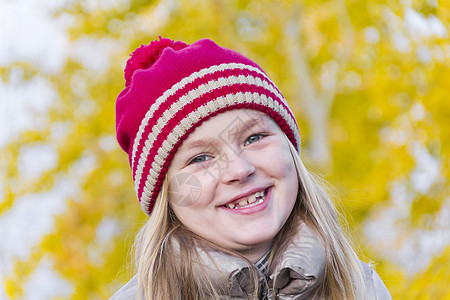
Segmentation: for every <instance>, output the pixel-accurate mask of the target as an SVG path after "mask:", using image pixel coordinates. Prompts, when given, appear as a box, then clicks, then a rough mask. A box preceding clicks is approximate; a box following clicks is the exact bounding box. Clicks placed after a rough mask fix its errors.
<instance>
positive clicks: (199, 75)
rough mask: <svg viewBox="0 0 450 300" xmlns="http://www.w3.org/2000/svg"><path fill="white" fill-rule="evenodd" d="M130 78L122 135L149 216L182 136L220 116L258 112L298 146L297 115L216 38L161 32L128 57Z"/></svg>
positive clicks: (256, 70)
mask: <svg viewBox="0 0 450 300" xmlns="http://www.w3.org/2000/svg"><path fill="white" fill-rule="evenodd" d="M137 70H140V71H139V72H136V71H137ZM125 79H126V87H125V89H124V90H122V92H121V93H120V94H119V96H118V97H117V101H116V134H117V140H118V142H119V144H120V146H121V147H122V149H123V150H124V151H125V152H127V153H128V156H129V162H130V166H131V169H132V174H133V181H134V184H135V191H136V194H137V197H138V199H139V202H140V204H141V207H142V210H143V211H144V212H145V213H146V214H148V215H150V214H151V213H152V210H153V207H154V205H155V201H156V199H157V196H158V194H159V192H160V191H161V186H162V183H163V181H164V178H165V177H166V173H167V171H168V169H169V167H170V163H171V161H172V158H173V157H174V155H175V154H176V151H177V149H178V148H179V147H180V145H181V144H182V143H183V140H185V139H186V138H187V137H188V136H189V134H190V133H191V132H193V131H194V130H195V128H196V127H197V126H200V125H201V124H202V122H203V121H205V120H207V119H209V118H211V117H213V116H215V115H216V114H218V113H222V112H225V111H230V110H234V109H253V110H258V111H261V112H263V113H265V114H267V115H268V116H270V117H271V118H272V119H273V120H274V121H275V122H277V124H278V125H279V126H280V128H281V129H282V130H283V131H284V132H285V134H286V136H287V137H288V138H289V140H290V141H291V142H292V144H293V145H294V146H295V147H296V148H297V149H298V150H299V151H300V133H299V131H298V127H297V122H296V121H295V117H294V114H293V112H292V111H291V109H290V108H289V105H288V103H287V101H286V99H284V97H283V95H282V94H281V92H280V91H279V90H278V88H277V87H276V86H275V84H274V83H273V82H272V81H271V80H270V78H269V77H268V76H267V74H266V73H265V72H264V71H263V70H262V69H261V68H260V67H259V66H258V65H257V64H256V63H254V62H253V61H251V60H250V59H248V58H247V57H245V56H243V55H241V54H240V53H238V52H236V51H233V50H230V49H227V48H223V47H220V46H218V45H217V44H216V43H214V42H213V41H211V40H208V39H203V40H199V41H197V42H195V43H193V44H191V45H186V44H185V43H183V42H174V41H172V40H170V39H166V38H161V37H160V39H159V40H156V41H153V42H151V43H150V44H149V45H143V46H141V47H139V48H138V49H136V50H135V51H134V52H133V53H132V54H131V57H130V59H129V60H128V62H127V65H126V68H125Z"/></svg>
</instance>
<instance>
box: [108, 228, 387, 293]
mask: <svg viewBox="0 0 450 300" xmlns="http://www.w3.org/2000/svg"><path fill="white" fill-rule="evenodd" d="M208 254H209V255H207V254H206V253H203V252H200V256H201V258H202V259H203V263H204V265H206V267H207V269H209V270H210V276H211V277H210V278H211V280H212V282H213V283H214V285H215V286H216V287H217V288H218V291H219V292H222V293H223V298H224V299H251V297H252V295H253V291H254V286H253V283H252V282H251V280H250V276H249V272H250V270H249V268H248V266H247V264H246V263H245V262H244V261H242V260H241V259H239V258H236V257H232V256H229V255H226V254H223V253H222V252H218V251H217V252H215V251H213V252H208ZM212 260H213V261H214V263H215V265H214V264H213V263H212ZM216 266H217V267H216ZM359 266H360V270H361V273H362V274H363V277H364V284H365V294H366V299H370V300H371V299H377V300H385V299H391V296H390V294H389V292H388V290H387V289H386V287H385V285H384V284H383V282H382V281H381V279H380V277H379V276H378V274H377V273H376V272H375V271H374V270H373V269H371V268H370V267H369V266H368V265H367V264H365V263H363V262H360V263H359ZM324 268H325V250H324V248H323V244H322V242H321V241H320V240H319V238H318V237H317V236H316V235H315V234H314V233H313V232H312V231H311V230H310V229H309V228H308V227H307V226H306V225H305V224H302V225H301V226H300V228H299V232H298V234H297V236H296V238H295V239H294V240H293V241H292V243H291V244H290V245H289V247H288V248H287V249H286V252H285V253H284V255H283V257H282V259H281V261H280V265H279V267H278V268H276V269H277V270H279V272H278V273H277V274H276V277H277V280H276V282H275V283H274V281H273V280H274V278H275V275H274V274H272V275H270V276H268V277H267V279H266V280H267V282H268V285H269V287H270V289H269V291H266V292H265V293H264V294H263V295H260V297H259V298H260V299H273V296H272V295H273V294H275V299H280V300H281V299H295V300H301V299H311V298H312V296H313V292H314V290H315V288H316V287H317V286H318V285H319V284H320V282H321V280H322V278H323V276H324ZM217 269H219V270H220V272H219V271H218V270H217ZM222 274H229V276H228V278H227V277H226V276H223V275H222ZM260 276H261V280H262V279H263V275H262V274H260ZM273 291H275V293H273ZM136 295H137V279H136V276H135V277H133V279H131V280H130V281H129V282H128V283H127V284H126V285H125V286H123V287H122V288H121V289H120V290H119V291H117V292H116V293H115V294H114V295H113V296H112V298H111V299H113V300H118V299H120V300H128V299H137V297H136Z"/></svg>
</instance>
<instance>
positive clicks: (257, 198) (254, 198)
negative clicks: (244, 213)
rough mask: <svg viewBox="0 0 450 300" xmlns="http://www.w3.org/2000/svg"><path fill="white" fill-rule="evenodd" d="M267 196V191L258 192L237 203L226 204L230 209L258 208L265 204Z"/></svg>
mask: <svg viewBox="0 0 450 300" xmlns="http://www.w3.org/2000/svg"><path fill="white" fill-rule="evenodd" d="M266 196H267V189H265V190H263V191H260V192H256V193H254V194H252V195H250V196H247V197H244V198H241V199H238V200H236V201H235V202H232V203H229V204H226V205H225V207H227V208H230V209H243V208H249V207H253V206H256V205H258V204H261V203H263V202H264V200H265V199H266Z"/></svg>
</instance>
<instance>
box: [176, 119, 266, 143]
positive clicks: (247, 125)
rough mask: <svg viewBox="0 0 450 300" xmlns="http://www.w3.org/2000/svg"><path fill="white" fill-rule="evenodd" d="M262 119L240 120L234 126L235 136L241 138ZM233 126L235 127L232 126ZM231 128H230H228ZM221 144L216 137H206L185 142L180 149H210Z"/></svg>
mask: <svg viewBox="0 0 450 300" xmlns="http://www.w3.org/2000/svg"><path fill="white" fill-rule="evenodd" d="M259 121H260V119H250V120H247V121H245V122H240V123H239V124H238V125H236V126H235V127H234V128H237V129H236V130H235V131H234V133H235V134H234V136H236V137H238V138H241V136H242V134H243V133H244V132H245V131H247V130H250V129H252V128H253V127H255V126H256V125H257V124H259V123H260V122H259ZM232 128H233V127H232ZM228 130H230V129H228ZM218 145H219V142H218V141H217V140H216V139H215V138H204V139H201V140H195V141H192V142H188V143H183V144H182V145H181V147H180V149H183V150H192V149H199V148H200V149H208V148H210V147H212V148H217V147H218Z"/></svg>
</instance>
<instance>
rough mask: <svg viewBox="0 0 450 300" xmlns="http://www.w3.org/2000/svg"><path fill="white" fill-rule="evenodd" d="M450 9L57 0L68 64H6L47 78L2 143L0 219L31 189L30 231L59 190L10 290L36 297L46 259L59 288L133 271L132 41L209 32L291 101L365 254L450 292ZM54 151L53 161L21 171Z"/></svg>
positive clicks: (403, 286)
mask: <svg viewBox="0 0 450 300" xmlns="http://www.w3.org/2000/svg"><path fill="white" fill-rule="evenodd" d="M449 17H450V3H449V2H446V1H436V0H423V1H421V0H419V1H407V0H404V1H375V0H368V1H361V0H336V1H330V0H318V1H311V0H303V1H288V0H278V1H269V0H260V1H256V0H255V1H250V0H248V1H244V0H229V1H225V0H211V1H207V0H190V1H181V0H160V1H142V0H129V1H128V0H116V1H113V0H111V1H100V0H98V1H94V0H90V1H81V0H71V1H66V4H65V5H64V7H63V8H58V9H57V10H55V11H54V12H53V15H52V18H55V19H61V18H64V19H65V20H66V21H67V20H68V21H67V22H66V23H67V24H69V25H67V34H68V36H69V50H68V52H69V53H70V55H67V57H66V58H65V61H64V63H63V66H62V67H61V69H60V70H58V72H44V71H42V70H40V69H39V67H37V66H36V64H33V63H32V62H29V61H26V60H23V61H14V62H11V63H9V64H6V65H2V66H1V67H0V74H1V79H2V84H4V85H6V84H14V85H15V87H16V88H18V89H20V87H21V86H23V85H26V84H28V83H30V82H32V81H33V80H36V78H38V79H39V80H41V81H44V82H45V83H46V84H48V85H50V86H51V88H52V91H53V94H51V95H49V96H48V98H49V100H48V101H50V105H49V108H48V109H47V110H45V111H38V112H35V114H34V118H36V119H35V120H36V121H35V124H36V126H34V128H33V129H27V130H25V131H22V132H21V133H20V134H19V135H17V136H16V137H14V138H13V139H10V140H9V141H8V143H7V144H6V145H3V146H2V149H1V156H0V159H1V169H0V176H1V178H2V184H1V186H0V191H1V192H2V198H1V200H0V221H1V220H2V218H3V219H5V218H8V216H9V214H10V212H11V211H12V210H13V209H14V208H15V207H16V206H19V205H21V203H22V202H25V201H31V202H32V203H33V204H32V206H31V207H33V208H32V209H30V210H29V211H28V214H26V215H23V216H21V220H22V221H23V222H26V224H28V225H29V227H30V230H31V231H32V229H33V219H35V218H39V214H38V212H39V211H40V209H39V206H40V205H41V202H42V201H41V200H42V199H45V198H46V197H48V195H50V194H51V193H53V194H55V193H56V194H58V193H59V195H63V196H60V198H61V199H60V200H59V201H60V202H61V203H62V204H61V207H60V210H59V212H58V213H57V214H56V215H55V216H54V217H53V218H52V219H53V221H52V222H53V223H52V224H51V226H50V228H51V232H48V233H46V234H45V235H43V236H42V237H41V238H40V239H39V240H38V241H35V242H34V244H33V245H32V247H31V251H30V253H29V255H25V256H24V255H22V256H20V255H17V256H14V255H12V256H10V257H6V256H3V257H1V259H2V260H5V259H8V260H11V259H12V261H9V265H10V267H5V266H4V267H0V274H1V273H3V275H2V276H3V283H2V284H3V289H4V294H5V295H6V297H9V298H11V299H22V298H27V296H26V295H29V294H30V293H29V292H27V290H26V289H27V282H28V281H29V280H30V278H31V277H32V276H33V274H34V273H35V272H36V270H37V269H38V268H40V266H41V265H42V264H45V265H47V266H49V268H50V269H51V270H53V272H54V273H56V274H57V277H58V280H55V285H56V284H59V285H60V287H59V288H56V287H55V291H58V290H59V289H60V288H61V286H62V289H63V290H64V289H65V290H66V291H65V292H64V291H63V292H61V295H57V294H56V295H54V296H55V297H58V296H59V297H65V298H71V299H72V298H73V299H104V298H107V297H109V296H110V295H111V294H112V293H113V292H114V291H115V290H116V289H118V288H119V287H120V286H121V285H122V284H123V283H125V282H126V281H127V280H128V279H129V278H130V277H131V276H132V271H131V270H128V269H127V268H125V267H124V266H125V262H126V260H127V253H128V250H129V248H130V245H131V242H132V238H133V235H134V233H135V232H136V230H137V229H138V228H139V227H140V226H141V224H142V223H143V222H144V220H145V216H144V214H143V213H142V212H141V211H140V208H139V205H138V203H137V199H136V196H135V193H134V189H133V183H132V179H131V171H130V168H129V165H128V158H127V156H126V155H125V153H124V152H123V151H122V150H121V149H120V148H119V147H118V145H117V143H116V141H115V126H114V123H115V119H114V105H115V98H116V97H117V95H118V93H119V92H120V91H121V90H122V89H123V87H124V79H123V68H124V66H125V62H126V60H127V58H128V54H129V53H131V52H132V51H133V50H134V49H135V48H137V47H139V46H140V45H141V44H148V43H150V41H152V40H155V39H157V38H158V36H159V35H161V36H163V37H169V38H171V39H173V40H182V41H184V42H186V43H193V42H194V41H196V40H198V39H200V38H211V39H213V40H214V41H216V42H217V43H218V44H219V45H222V46H224V47H228V48H231V49H235V50H237V51H239V52H241V53H243V54H245V55H247V56H248V57H250V58H251V59H253V60H254V61H256V62H257V63H258V64H259V65H261V66H262V68H263V69H265V70H266V72H267V73H268V74H269V76H270V77H271V78H272V79H273V80H274V81H275V82H276V83H277V85H278V87H279V88H280V90H281V91H282V92H283V93H284V96H285V97H286V99H288V102H289V103H290V105H291V107H292V108H293V110H294V112H295V114H296V117H297V120H298V122H299V126H300V131H301V136H302V142H303V145H302V157H303V159H304V161H305V163H306V164H307V165H308V166H309V167H310V168H311V169H313V170H316V171H318V172H320V173H322V174H324V177H325V178H326V179H327V180H329V181H330V182H331V183H332V185H334V186H335V187H336V188H337V191H338V192H339V198H340V203H339V205H340V206H341V207H342V211H343V213H344V215H345V216H346V217H347V221H348V227H349V230H350V231H351V234H352V235H353V237H354V239H355V245H357V250H358V253H359V254H360V257H361V259H362V260H363V261H366V262H369V261H373V262H375V265H376V270H377V272H378V273H379V275H380V276H381V277H382V278H383V280H384V282H385V284H386V286H387V287H388V289H389V290H390V292H391V294H392V296H393V298H394V299H450V288H449V282H450V271H449V270H448V268H449V266H450V246H449V245H450V196H449V195H450V193H449V187H450V186H449V172H450V169H449V157H450V156H449V154H450V124H449V120H450V105H449V102H448V101H449V96H448V86H449V78H450V69H449V62H450V43H449V40H448V30H449ZM42 43H46V41H42ZM80 53H81V54H80ZM42 59H46V58H44V57H43V58H42ZM36 96H37V95H36ZM1 101H5V99H2V100H1ZM5 115H6V114H5ZM46 153H52V154H51V155H52V157H54V159H53V160H52V161H53V163H51V164H49V166H47V167H45V168H43V169H42V168H41V169H40V170H39V171H36V172H27V164H29V163H33V164H37V165H39V164H40V162H42V161H45V156H46V155H48V154H46ZM30 173H31V174H30ZM30 199H31V200H30ZM1 224H2V223H1V222H0V225H1ZM1 230H2V231H3V232H5V231H6V230H8V231H9V230H12V228H2V229H1ZM0 233H1V232H0ZM2 242H3V241H0V243H2ZM0 255H1V254H0ZM61 282H63V284H62V285H61ZM33 293H39V291H33ZM0 295H1V293H0Z"/></svg>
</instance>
